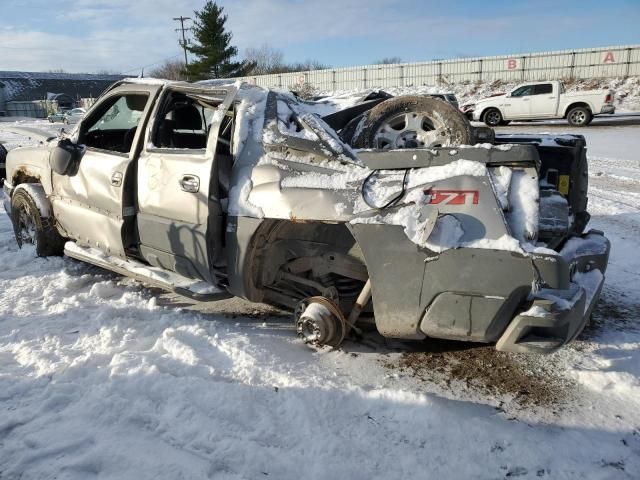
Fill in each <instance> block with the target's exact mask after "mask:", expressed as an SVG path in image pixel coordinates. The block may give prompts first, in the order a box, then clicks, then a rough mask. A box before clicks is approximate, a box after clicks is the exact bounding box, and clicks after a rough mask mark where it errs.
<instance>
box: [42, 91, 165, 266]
mask: <svg viewBox="0 0 640 480" xmlns="http://www.w3.org/2000/svg"><path fill="white" fill-rule="evenodd" d="M160 88H161V86H159V85H139V84H135V85H134V84H125V85H122V86H119V87H116V88H114V89H113V90H111V91H110V92H108V93H107V94H106V95H105V96H104V97H102V98H101V99H100V100H99V101H98V103H97V104H96V105H95V106H94V107H93V108H92V109H91V110H90V111H89V113H88V114H87V116H86V117H85V118H83V119H82V121H81V122H80V125H79V126H78V131H77V132H78V133H77V143H78V144H83V145H85V146H86V151H85V153H84V155H83V157H82V159H81V160H80V163H79V165H78V167H77V171H76V172H73V173H72V174H71V175H58V174H57V173H55V172H52V174H51V175H52V176H51V180H52V184H53V194H52V196H51V204H52V207H53V211H54V214H55V217H56V220H57V221H58V222H59V223H60V225H61V227H62V228H63V229H64V230H65V231H66V232H67V236H68V237H70V238H72V239H74V240H76V241H77V242H78V243H79V244H80V245H85V246H91V247H94V248H99V249H100V250H103V251H104V252H106V253H108V254H111V255H117V256H122V257H124V256H125V243H126V240H125V238H126V235H125V231H126V227H127V225H129V226H131V225H132V224H133V219H134V210H133V196H132V195H133V193H134V190H133V185H132V184H131V178H132V175H133V172H132V168H131V167H132V165H133V161H134V159H135V156H136V154H137V148H136V146H137V145H138V141H139V138H140V137H141V134H142V131H143V130H144V128H143V125H144V124H145V122H146V118H147V117H148V111H149V109H150V105H151V104H153V99H154V97H155V96H156V94H157V93H158V91H159V89H160Z"/></svg>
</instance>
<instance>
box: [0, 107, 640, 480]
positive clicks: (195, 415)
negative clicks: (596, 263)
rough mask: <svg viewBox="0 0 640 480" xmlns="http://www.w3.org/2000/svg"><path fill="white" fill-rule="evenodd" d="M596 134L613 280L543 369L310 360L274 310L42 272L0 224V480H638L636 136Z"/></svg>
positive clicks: (359, 357) (354, 348)
mask: <svg viewBox="0 0 640 480" xmlns="http://www.w3.org/2000/svg"><path fill="white" fill-rule="evenodd" d="M598 122H599V120H596V121H595V122H594V125H592V126H590V127H588V128H584V129H579V130H577V129H576V130H575V131H576V132H579V133H581V134H584V135H586V137H587V140H588V143H589V147H590V150H589V157H590V161H591V164H590V182H591V184H590V210H591V213H592V214H593V220H592V225H591V226H592V228H598V229H602V230H604V231H605V232H606V233H607V235H608V236H609V238H610V239H611V241H612V244H613V248H612V254H611V262H610V266H609V271H608V272H607V282H606V285H605V289H604V292H603V295H602V299H601V301H600V304H599V306H598V308H597V310H596V311H595V313H594V318H593V323H592V325H591V326H590V327H588V329H587V330H586V331H585V332H584V333H583V334H582V335H581V337H580V338H579V339H578V340H577V341H576V342H574V343H573V344H571V345H570V346H568V347H567V348H565V349H563V350H562V351H560V352H558V353H556V354H554V355H551V356H545V357H542V356H532V355H529V356H525V355H513V354H504V353H500V352H495V351H494V349H493V348H492V347H486V346H476V345H469V344H462V343H456V342H442V341H440V342H436V341H430V342H421V343H400V342H395V341H389V340H385V339H382V338H381V337H379V336H378V335H376V334H375V333H373V332H369V333H367V334H366V335H365V337H364V339H363V340H361V341H359V342H354V341H348V342H346V343H345V344H344V346H343V348H341V349H340V350H336V351H333V350H329V349H327V350H321V351H311V350H309V349H308V348H307V347H305V346H304V345H303V344H302V343H301V342H300V341H299V340H297V339H296V338H295V334H294V330H293V326H292V325H291V323H290V321H289V319H288V318H287V317H284V316H282V315H280V314H279V312H277V311H275V310H272V309H269V308H267V307H264V306H260V305H257V306H254V305H251V304H248V303H246V302H241V301H237V300H232V301H226V302H220V303H217V304H209V305H199V306H193V305H190V304H188V303H186V302H184V300H181V299H179V298H176V297H173V296H169V295H166V294H162V293H161V292H158V291H157V290H153V289H148V288H145V287H143V286H141V285H140V284H137V283H135V282H133V281H131V280H127V279H122V278H121V277H118V276H116V275H114V274H111V273H108V272H105V271H102V270H100V269H98V268H95V267H91V266H88V265H85V264H82V263H79V262H76V261H73V260H71V259H68V258H50V259H39V258H36V257H35V256H34V253H33V251H31V250H29V249H23V250H19V249H18V248H17V247H16V245H15V242H14V239H13V233H12V230H11V224H10V222H9V219H8V217H7V216H6V215H4V213H3V212H0V478H2V479H4V478H7V479H14V478H16V479H17V478H21V479H40V478H57V479H87V478H113V479H124V478H127V479H128V478H131V479H134V478H135V479H144V478H150V479H151V478H153V479H164V478H166V479H172V480H173V479H177V478H185V479H195V478H220V479H245V478H246V479H256V478H277V479H299V478H309V479H325V478H327V479H329V478H331V479H334V478H348V479H372V478H380V479H387V478H409V477H411V478H434V479H440V478H455V479H457V478H461V479H476V478H477V479H493V478H515V477H518V478H550V479H565V478H566V479H574V478H575V479H585V478H588V479H591V478H598V479H618V478H629V479H631V478H639V477H640V350H639V347H640V328H639V326H640V324H639V323H638V322H639V319H640V281H639V280H640V278H639V277H640V256H638V254H637V250H638V248H639V247H640V242H639V241H638V237H639V234H640V201H639V200H640V122H634V121H620V122H618V123H616V124H615V125H602V126H599V125H598ZM27 123H28V124H29V125H28V126H39V125H40V126H44V127H47V128H51V126H50V125H49V124H46V123H42V122H27ZM7 125H9V124H7V123H5V122H2V123H0V140H6V141H7V142H8V143H10V144H11V145H10V147H13V146H16V145H17V144H20V143H22V140H21V139H20V138H19V137H15V136H10V135H9V134H7V133H6V129H7ZM57 127H58V128H59V125H58V126H57ZM571 130H572V129H570V128H568V127H567V126H566V125H562V124H557V123H547V124H528V123H527V124H512V125H511V126H509V127H506V128H502V129H500V131H504V132H515V131H526V132H531V131H539V132H554V133H560V132H566V131H571ZM0 208H1V207H0Z"/></svg>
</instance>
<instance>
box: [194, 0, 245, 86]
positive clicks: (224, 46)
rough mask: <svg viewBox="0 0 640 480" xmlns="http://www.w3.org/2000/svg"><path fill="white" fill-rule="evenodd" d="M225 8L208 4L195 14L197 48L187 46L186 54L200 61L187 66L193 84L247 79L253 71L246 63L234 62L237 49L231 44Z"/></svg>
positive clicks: (211, 2)
mask: <svg viewBox="0 0 640 480" xmlns="http://www.w3.org/2000/svg"><path fill="white" fill-rule="evenodd" d="M223 10H224V9H223V7H218V5H217V4H216V2H214V1H212V0H207V3H206V4H205V6H204V7H203V9H202V10H200V11H196V12H194V14H195V17H196V18H195V20H194V21H193V36H194V40H195V44H194V45H191V46H187V50H188V51H189V52H191V53H192V54H193V55H195V56H196V57H197V60H196V61H194V62H192V63H191V64H190V65H188V66H187V70H186V71H187V75H188V76H189V79H190V80H203V79H207V78H230V77H240V76H243V75H245V74H246V73H247V72H248V71H250V70H251V68H253V65H252V64H249V63H247V62H234V61H232V60H233V58H234V57H235V56H236V55H237V54H238V49H237V48H236V47H234V46H232V45H230V43H231V37H232V35H231V32H226V31H225V27H224V24H225V23H226V22H227V16H226V15H224V14H223Z"/></svg>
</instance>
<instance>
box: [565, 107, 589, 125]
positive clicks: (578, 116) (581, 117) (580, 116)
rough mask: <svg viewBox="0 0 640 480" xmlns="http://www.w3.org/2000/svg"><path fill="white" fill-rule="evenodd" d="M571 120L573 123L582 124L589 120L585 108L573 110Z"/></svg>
mask: <svg viewBox="0 0 640 480" xmlns="http://www.w3.org/2000/svg"><path fill="white" fill-rule="evenodd" d="M569 120H571V123H575V124H577V125H582V124H583V123H584V122H586V121H587V114H586V113H585V112H584V111H583V110H576V111H575V112H571V115H569Z"/></svg>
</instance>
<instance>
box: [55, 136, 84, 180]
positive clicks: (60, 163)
mask: <svg viewBox="0 0 640 480" xmlns="http://www.w3.org/2000/svg"><path fill="white" fill-rule="evenodd" d="M84 152H85V148H84V145H76V144H74V143H72V142H71V140H69V139H67V138H65V139H62V140H60V141H59V142H58V145H57V146H56V147H55V148H54V149H53V150H52V151H51V153H50V154H49V166H50V167H51V170H53V171H54V172H56V173H57V174H58V175H74V174H75V172H76V171H77V170H78V165H80V159H81V158H82V156H83V155H84Z"/></svg>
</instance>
